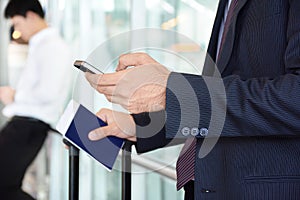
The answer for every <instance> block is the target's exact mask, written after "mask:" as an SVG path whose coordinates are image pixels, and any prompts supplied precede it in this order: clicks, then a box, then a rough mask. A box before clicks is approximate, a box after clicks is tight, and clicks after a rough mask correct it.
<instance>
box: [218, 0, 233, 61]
mask: <svg viewBox="0 0 300 200" xmlns="http://www.w3.org/2000/svg"><path fill="white" fill-rule="evenodd" d="M231 2H232V0H228V3H227V5H226V7H225V11H224V17H223V20H222V23H221V27H220V32H219V39H218V49H217V56H216V58H218V56H219V50H220V45H221V41H222V36H223V32H224V26H225V21H226V18H227V14H228V10H229V7H230V4H231Z"/></svg>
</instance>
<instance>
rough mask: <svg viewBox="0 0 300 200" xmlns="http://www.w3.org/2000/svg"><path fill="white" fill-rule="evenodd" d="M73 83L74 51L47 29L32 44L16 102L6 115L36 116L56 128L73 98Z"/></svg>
mask: <svg viewBox="0 0 300 200" xmlns="http://www.w3.org/2000/svg"><path fill="white" fill-rule="evenodd" d="M72 80H73V76H72V56H71V51H70V49H69V48H68V46H67V45H66V43H65V42H64V41H63V40H62V38H61V37H60V36H59V34H58V32H57V31H56V30H54V29H52V28H46V29H43V30H42V31H40V32H38V33H36V34H35V35H33V36H32V37H31V39H30V41H29V49H28V58H27V62H26V66H25V68H24V70H23V72H22V74H21V75H20V78H19V80H18V84H17V87H16V94H15V99H14V102H13V103H12V104H9V105H7V106H6V107H5V108H4V109H3V114H4V115H5V116H7V117H12V116H15V115H17V116H25V117H33V118H36V119H39V120H42V121H44V122H46V123H48V124H50V125H51V126H54V125H55V123H56V122H57V120H58V119H59V116H60V115H61V113H62V111H63V109H64V107H65V104H66V101H67V100H68V98H69V97H70V94H71V93H70V91H71V86H72Z"/></svg>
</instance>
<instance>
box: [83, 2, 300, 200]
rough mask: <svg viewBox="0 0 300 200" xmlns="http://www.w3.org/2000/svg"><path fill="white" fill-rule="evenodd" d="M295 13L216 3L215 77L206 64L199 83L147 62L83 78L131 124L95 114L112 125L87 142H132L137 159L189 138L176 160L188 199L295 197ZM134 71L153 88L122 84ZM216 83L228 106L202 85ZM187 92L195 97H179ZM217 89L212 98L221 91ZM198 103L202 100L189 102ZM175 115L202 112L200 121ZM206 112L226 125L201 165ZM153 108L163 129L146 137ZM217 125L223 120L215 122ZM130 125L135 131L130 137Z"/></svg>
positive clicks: (298, 183)
mask: <svg viewBox="0 0 300 200" xmlns="http://www.w3.org/2000/svg"><path fill="white" fill-rule="evenodd" d="M299 10H300V2H299V1H297V0H279V1H273V0H263V1H261V0H229V1H227V0H220V2H219V6H218V11H217V15H216V19H215V23H214V26H213V30H212V35H211V39H210V43H209V47H208V54H209V55H210V57H211V58H212V59H213V60H214V61H215V62H216V63H217V67H218V70H219V72H220V74H221V77H214V76H213V75H214V74H215V70H214V69H213V68H210V67H208V65H205V66H204V71H203V75H202V76H197V75H191V74H179V73H174V72H169V71H168V70H167V69H166V68H165V67H164V66H162V65H160V64H158V63H157V62H153V59H152V58H151V57H149V56H148V55H146V54H128V55H123V56H121V57H120V63H119V66H118V70H117V71H118V72H116V73H113V74H105V75H91V74H87V75H86V77H87V79H88V80H89V82H90V83H91V85H92V86H93V87H94V88H96V89H97V90H98V91H99V92H100V93H103V94H105V95H106V97H107V99H109V100H110V101H112V102H115V103H118V104H121V105H123V106H124V107H126V108H127V109H128V110H130V111H131V112H132V113H135V114H132V115H127V120H128V121H130V123H127V124H128V125H127V126H124V123H123V124H122V123H117V120H116V119H118V118H117V117H115V116H118V115H120V114H119V113H117V112H114V111H111V110H106V109H105V110H101V111H100V112H99V113H98V116H100V117H101V118H103V119H104V120H106V121H107V122H108V124H109V126H108V127H106V128H99V129H96V130H94V131H92V132H91V133H90V135H89V136H90V139H92V140H97V139H99V138H102V137H104V136H107V135H117V136H118V137H123V138H128V139H130V140H133V141H136V147H137V151H138V152H146V151H150V150H153V149H157V148H160V147H164V146H165V145H167V144H168V143H169V142H170V141H172V140H171V138H172V137H177V136H179V135H181V136H183V137H186V138H193V137H194V138H193V139H187V140H186V144H187V143H189V145H185V146H188V148H184V151H185V152H184V153H182V154H181V155H180V156H179V159H178V162H177V179H178V180H177V181H178V183H177V186H178V189H180V188H182V187H184V189H185V199H197V200H203V199H216V200H220V199H226V200H227V199H229V200H233V199H234V200H240V199H249V200H253V199H278V200H281V199H289V200H291V199H299V198H300V190H299V188H300V157H299V155H300V115H299V113H300V106H299V101H300V92H299V91H300V74H299V72H300V45H299V44H300V12H299ZM127 66H135V67H134V68H129V69H126V68H127ZM135 71H137V72H138V73H139V74H141V76H142V77H143V75H144V74H148V77H147V80H150V79H151V81H152V82H153V84H152V85H150V86H149V85H148V86H147V87H137V85H138V84H140V80H138V79H137V78H136V79H131V80H130V79H128V78H125V79H124V78H123V77H130V74H134V73H135ZM158 74H160V76H159V78H157V75H158ZM220 82H223V83H224V88H225V92H226V103H224V101H214V100H215V99H212V98H211V95H210V91H209V88H210V85H209V84H206V83H211V84H212V85H213V86H214V85H218V84H217V83H220ZM189 86H191V87H192V88H193V92H191V93H190V92H188V91H185V90H183V88H187V87H189ZM156 87H157V88H156ZM118 88H127V91H126V92H124V90H120V89H118ZM176 88H178V89H176ZM215 91H216V93H217V94H216V95H218V88H216V90H215ZM195 95H196V97H197V100H198V102H197V103H196V104H189V103H190V97H193V96H195ZM216 95H214V96H216ZM219 95H220V96H222V95H223V94H219ZM151 97H156V98H151ZM217 99H218V98H217ZM179 102H180V103H179ZM212 102H214V103H212ZM187 105H189V106H187ZM196 105H197V106H196ZM224 106H225V109H224ZM181 107H187V108H188V110H194V109H198V111H199V113H200V119H199V120H198V121H197V123H196V122H194V120H193V118H194V116H193V115H191V114H190V113H189V112H186V111H185V110H182V109H181ZM212 107H215V108H218V110H224V113H225V121H224V126H223V128H222V130H221V131H220V138H219V140H218V142H217V144H216V145H215V146H214V148H213V149H212V150H211V152H210V153H209V154H208V155H207V156H205V157H204V158H201V157H200V156H199V150H200V148H201V145H202V142H203V139H204V138H205V139H208V140H210V138H211V139H213V138H214V136H215V135H214V134H211V133H212V132H213V130H212V132H211V131H210V123H211V118H212V112H211V108H212ZM153 108H154V109H153ZM156 108H160V109H162V108H163V110H165V112H166V114H167V117H166V121H165V125H164V127H163V128H162V129H161V130H159V131H153V132H155V134H154V133H151V135H150V136H149V137H147V134H150V132H146V133H145V132H142V131H141V129H142V128H141V127H142V126H146V125H147V123H149V116H150V115H151V113H153V114H157V113H159V112H160V109H156ZM149 112H150V113H149ZM160 116H164V115H163V114H162V115H160ZM162 118H163V117H162ZM218 121H222V119H218V118H216V121H215V122H212V123H216V122H217V123H218ZM191 122H192V123H191ZM150 123H151V122H150ZM118 124H122V125H123V126H119V125H118ZM187 124H188V126H187ZM129 127H131V128H130V129H129ZM133 127H136V129H135V131H131V132H130V133H129V132H128V131H126V130H132V129H133ZM197 129H198V131H197ZM124 130H125V131H124ZM192 130H194V131H192ZM192 133H193V134H192ZM145 134H146V135H145ZM191 135H192V136H193V137H191ZM194 145H195V149H193V148H190V147H193V146H194ZM187 149H191V150H187ZM191 157H192V159H190V158H191ZM182 161H183V162H182ZM191 163H192V164H191ZM191 166H192V167H191ZM183 174H185V175H183Z"/></svg>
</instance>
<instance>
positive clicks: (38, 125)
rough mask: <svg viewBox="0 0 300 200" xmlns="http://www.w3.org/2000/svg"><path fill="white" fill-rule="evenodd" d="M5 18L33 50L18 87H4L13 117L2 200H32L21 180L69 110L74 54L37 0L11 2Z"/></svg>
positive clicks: (1, 95) (4, 153)
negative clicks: (48, 19) (53, 128)
mask: <svg viewBox="0 0 300 200" xmlns="http://www.w3.org/2000/svg"><path fill="white" fill-rule="evenodd" d="M5 17H6V18H9V19H10V21H11V23H12V25H13V26H14V28H15V30H17V31H19V32H20V33H21V37H22V39H23V40H24V41H26V42H28V43H29V52H28V57H27V61H26V64H25V67H24V70H23V72H22V74H21V75H20V78H19V80H18V84H17V86H16V88H12V87H10V86H2V87H0V101H1V102H2V103H3V104H5V108H4V110H3V114H4V115H6V116H7V117H8V118H9V121H8V123H7V124H5V126H4V127H3V128H2V130H1V131H0V158H1V164H0V198H1V199H7V200H8V199H9V200H27V199H33V197H31V196H30V195H28V194H26V193H25V192H23V191H22V189H21V186H22V179H23V177H24V174H25V171H26V169H27V168H28V166H29V165H30V163H31V162H32V161H33V159H34V158H35V156H36V155H37V153H38V152H39V150H40V148H41V147H42V145H43V143H44V140H45V138H46V136H47V132H48V131H49V129H50V127H51V126H52V125H54V124H55V123H56V121H57V119H58V117H59V115H60V114H61V112H62V111H63V109H64V105H65V101H66V100H67V98H68V96H69V92H68V91H70V90H71V84H72V76H71V75H70V74H71V73H70V72H71V71H69V69H70V67H69V66H71V64H72V57H71V52H70V50H69V48H68V46H67V44H66V43H65V42H64V41H63V40H62V38H61V37H60V36H59V34H58V33H57V31H56V30H54V29H53V28H50V27H48V25H47V23H46V21H45V19H44V11H43V9H42V7H41V5H40V3H39V1H38V0H22V1H20V0H10V1H9V2H8V5H7V6H6V9H5Z"/></svg>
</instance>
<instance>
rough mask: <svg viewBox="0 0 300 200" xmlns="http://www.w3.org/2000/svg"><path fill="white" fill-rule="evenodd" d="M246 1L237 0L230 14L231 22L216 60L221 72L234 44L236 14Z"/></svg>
mask: <svg viewBox="0 0 300 200" xmlns="http://www.w3.org/2000/svg"><path fill="white" fill-rule="evenodd" d="M247 1H248V0H238V5H237V7H236V9H235V10H234V13H233V16H232V21H231V24H230V25H229V28H228V33H227V36H226V39H225V41H224V44H223V47H222V50H221V52H219V53H220V55H219V56H220V57H219V60H218V61H217V66H218V69H219V72H220V73H221V74H222V72H223V71H224V70H225V68H226V66H227V64H228V62H229V59H230V57H231V54H232V50H233V44H234V39H235V28H236V21H237V17H238V14H239V12H240V11H241V9H242V8H243V7H244V6H245V4H246V2H247Z"/></svg>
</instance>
